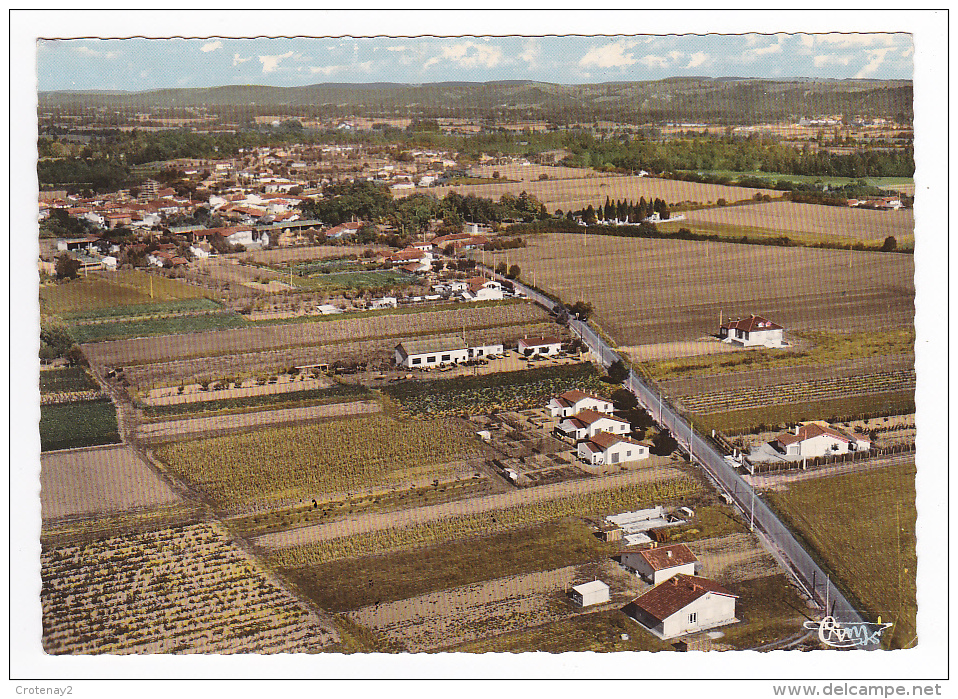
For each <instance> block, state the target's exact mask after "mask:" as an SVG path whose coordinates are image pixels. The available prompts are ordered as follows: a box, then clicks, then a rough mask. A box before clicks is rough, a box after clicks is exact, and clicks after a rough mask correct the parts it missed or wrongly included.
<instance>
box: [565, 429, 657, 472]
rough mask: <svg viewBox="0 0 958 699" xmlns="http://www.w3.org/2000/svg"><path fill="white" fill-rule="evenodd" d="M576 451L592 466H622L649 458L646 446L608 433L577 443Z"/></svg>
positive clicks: (601, 433)
mask: <svg viewBox="0 0 958 699" xmlns="http://www.w3.org/2000/svg"><path fill="white" fill-rule="evenodd" d="M576 451H577V453H578V456H579V458H580V459H582V460H583V461H585V462H586V463H589V464H592V465H593V466H601V465H602V464H624V463H628V462H630V461H641V460H642V459H647V458H649V447H648V445H647V444H642V443H641V442H636V441H635V440H634V439H630V438H629V437H625V436H622V435H615V434H609V433H608V432H599V433H598V434H596V435H594V436H593V437H590V438H589V439H586V440H583V441H581V442H579V446H578V447H577V448H576Z"/></svg>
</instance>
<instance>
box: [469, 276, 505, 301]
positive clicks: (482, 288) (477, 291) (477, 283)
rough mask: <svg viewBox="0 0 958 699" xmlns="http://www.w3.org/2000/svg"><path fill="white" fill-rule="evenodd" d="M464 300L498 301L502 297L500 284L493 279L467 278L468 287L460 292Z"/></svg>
mask: <svg viewBox="0 0 958 699" xmlns="http://www.w3.org/2000/svg"><path fill="white" fill-rule="evenodd" d="M462 297H463V298H464V299H465V300H466V301H499V300H500V299H502V298H503V294H502V284H500V283H499V282H497V281H496V280H495V279H484V278H483V277H473V278H472V279H470V280H469V287H468V288H467V289H466V290H465V291H463V292H462Z"/></svg>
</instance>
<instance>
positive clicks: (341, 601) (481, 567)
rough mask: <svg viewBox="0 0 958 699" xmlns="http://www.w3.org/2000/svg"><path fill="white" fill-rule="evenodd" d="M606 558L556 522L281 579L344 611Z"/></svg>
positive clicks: (566, 523) (579, 529)
mask: <svg viewBox="0 0 958 699" xmlns="http://www.w3.org/2000/svg"><path fill="white" fill-rule="evenodd" d="M613 552H614V547H613V546H612V545H610V544H603V543H601V542H599V541H598V540H597V539H596V538H595V537H594V536H593V535H592V533H591V531H590V530H589V527H588V526H586V525H585V524H584V523H582V522H580V521H576V520H562V521H553V522H547V523H545V524H541V525H537V526H533V527H526V528H522V529H514V530H511V531H506V532H502V533H499V534H494V535H487V536H483V537H481V538H478V539H469V540H453V541H448V542H445V543H443V544H441V545H438V546H430V547H426V548H420V549H414V550H411V551H402V552H397V553H391V554H386V555H384V556H365V557H362V558H349V559H342V560H339V561H333V562H331V563H326V564H320V565H317V566H309V567H305V568H293V569H284V570H281V571H280V572H281V573H282V575H283V576H284V577H287V578H290V579H292V580H293V581H294V582H295V583H296V585H297V587H298V588H299V589H301V590H303V591H304V592H306V594H308V596H309V597H310V598H311V599H312V600H314V601H315V602H316V603H317V604H318V605H319V606H320V607H322V608H323V609H329V610H332V611H348V610H351V609H359V608H360V607H365V606H367V605H371V604H379V603H382V602H392V601H395V600H401V599H406V598H408V597H415V596H417V595H422V594H426V593H429V592H438V591H440V590H444V589H446V588H450V587H459V586H461V585H469V584H472V583H476V582H480V581H482V580H489V579H492V578H500V577H505V576H507V575H516V574H519V573H530V572H534V571H538V570H547V569H550V568H558V567H561V566H565V565H573V564H578V563H586V562H588V561H591V560H594V559H598V558H603V557H607V556H610V555H612V553H613ZM357 581H362V584H357Z"/></svg>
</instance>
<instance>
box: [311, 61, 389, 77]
mask: <svg viewBox="0 0 958 699" xmlns="http://www.w3.org/2000/svg"><path fill="white" fill-rule="evenodd" d="M307 70H308V71H309V72H310V74H311V75H317V74H322V75H333V74H335V73H343V72H346V71H353V72H355V71H362V72H364V73H371V72H372V70H373V62H372V61H366V62H364V63H353V64H350V65H335V66H310V67H309V68H307Z"/></svg>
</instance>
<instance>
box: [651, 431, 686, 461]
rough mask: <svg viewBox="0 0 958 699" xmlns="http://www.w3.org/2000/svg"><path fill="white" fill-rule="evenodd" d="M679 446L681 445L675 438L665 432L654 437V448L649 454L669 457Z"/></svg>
mask: <svg viewBox="0 0 958 699" xmlns="http://www.w3.org/2000/svg"><path fill="white" fill-rule="evenodd" d="M678 446H679V443H678V442H677V441H676V440H675V437H673V436H672V435H671V433H669V432H668V431H666V430H663V431H661V432H659V433H657V434H656V435H655V436H654V437H652V448H651V449H649V452H650V453H652V454H654V455H655V456H668V455H669V454H671V453H672V452H673V451H675V450H676V449H677V448H678Z"/></svg>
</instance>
